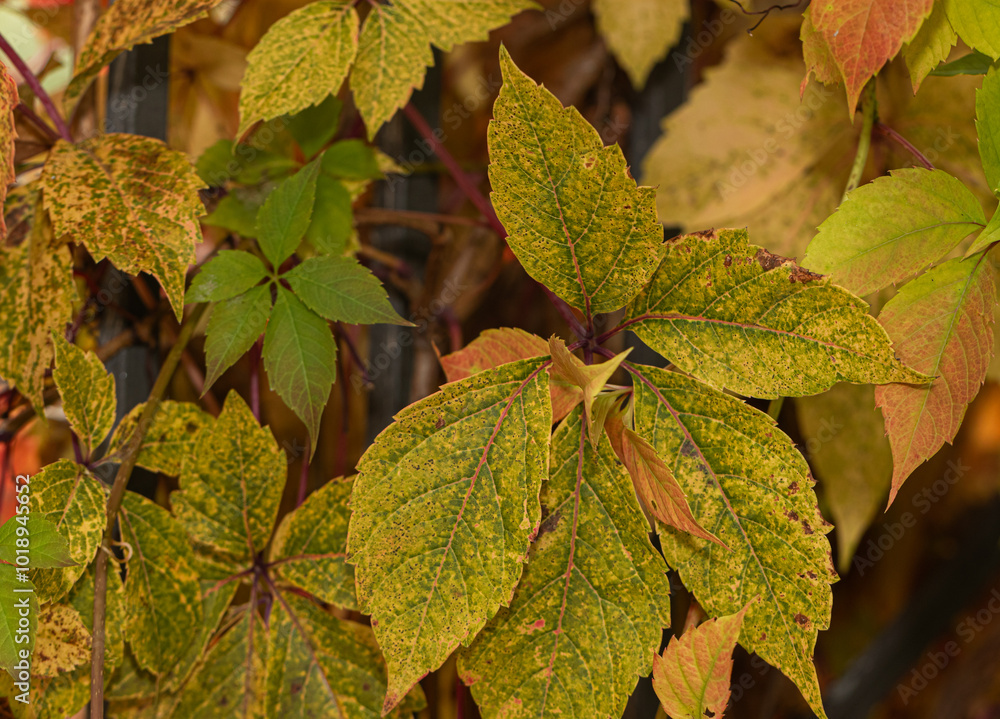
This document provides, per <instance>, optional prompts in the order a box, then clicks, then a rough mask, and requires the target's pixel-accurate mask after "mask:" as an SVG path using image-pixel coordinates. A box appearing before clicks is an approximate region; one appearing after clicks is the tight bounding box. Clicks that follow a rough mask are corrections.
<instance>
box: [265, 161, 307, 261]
mask: <svg viewBox="0 0 1000 719" xmlns="http://www.w3.org/2000/svg"><path fill="white" fill-rule="evenodd" d="M318 175H319V161H317V160H313V161H312V162H310V163H309V164H308V165H306V166H305V167H303V168H302V169H301V170H299V171H298V172H296V173H295V174H294V175H292V176H291V177H288V178H286V179H284V180H282V181H281V183H280V184H279V185H278V186H277V187H276V188H275V189H274V190H273V191H272V192H271V194H270V195H268V196H267V199H266V200H265V201H264V204H263V205H262V206H261V208H260V211H259V212H258V213H257V239H258V242H259V243H260V249H261V250H262V251H263V252H264V256H265V257H266V258H267V259H268V261H269V262H270V263H271V265H273V266H274V268H275V269H277V268H278V267H279V266H280V265H281V263H282V262H284V261H285V260H287V259H288V258H289V257H291V255H292V253H293V252H295V248H297V247H298V246H299V242H301V241H302V238H303V237H304V236H305V234H306V230H307V229H309V218H310V217H312V211H313V203H314V202H315V200H316V178H317V176H318Z"/></svg>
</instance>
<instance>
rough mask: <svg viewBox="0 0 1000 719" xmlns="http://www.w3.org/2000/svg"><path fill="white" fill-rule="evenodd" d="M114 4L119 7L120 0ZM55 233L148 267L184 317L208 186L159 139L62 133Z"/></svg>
mask: <svg viewBox="0 0 1000 719" xmlns="http://www.w3.org/2000/svg"><path fill="white" fill-rule="evenodd" d="M112 7H117V3H116V4H115V5H113V6H112ZM42 185H43V192H44V197H45V207H46V209H48V211H49V213H50V214H51V216H52V224H53V226H54V227H55V230H56V233H57V234H60V235H64V234H68V235H71V236H72V237H73V238H74V239H75V240H76V241H78V242H81V243H83V244H84V245H85V246H86V247H87V249H88V250H89V251H90V254H91V255H92V256H93V257H94V259H95V260H101V259H104V258H105V257H107V258H108V259H110V260H111V262H112V263H113V264H114V265H115V266H116V267H118V268H119V269H121V270H124V271H125V272H128V273H130V274H133V275H135V274H138V273H139V272H148V273H150V274H152V275H153V276H154V277H156V279H158V280H159V281H160V284H161V285H163V289H164V291H165V292H166V294H167V298H168V299H169V300H170V304H171V305H172V306H173V308H174V313H175V314H176V315H177V318H178V319H180V317H181V314H182V312H183V310H184V274H185V272H187V268H188V266H189V265H190V264H192V263H193V262H194V259H195V255H194V245H195V243H196V242H200V241H201V230H200V228H199V225H198V217H199V216H200V215H202V214H203V211H204V208H203V206H202V203H201V200H200V198H199V196H198V190H199V189H201V188H202V187H204V183H203V182H202V181H201V179H199V177H198V175H197V173H196V172H195V169H194V167H193V166H192V165H191V163H190V162H188V160H187V158H186V157H185V156H184V155H183V154H182V153H180V152H177V151H175V150H171V149H169V148H167V146H166V145H165V144H163V143H162V142H160V141H159V140H153V139H150V138H146V137H138V136H136V135H122V134H111V135H102V136H99V137H95V138H93V139H90V140H85V141H83V142H80V143H77V144H75V145H72V144H70V143H68V142H65V141H63V140H60V141H59V142H58V143H56V146H55V147H54V148H53V149H52V153H51V154H50V155H49V160H48V162H46V163H45V170H44V172H43V174H42Z"/></svg>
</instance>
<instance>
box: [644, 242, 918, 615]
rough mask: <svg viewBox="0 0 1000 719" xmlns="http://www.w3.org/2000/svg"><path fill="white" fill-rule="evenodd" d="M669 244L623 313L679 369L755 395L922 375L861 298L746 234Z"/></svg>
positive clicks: (813, 390)
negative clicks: (898, 353) (904, 360)
mask: <svg viewBox="0 0 1000 719" xmlns="http://www.w3.org/2000/svg"><path fill="white" fill-rule="evenodd" d="M667 246H668V250H667V256H666V257H665V258H664V260H663V262H662V263H661V264H660V267H659V268H658V269H657V271H656V272H655V273H654V275H653V278H652V279H651V280H650V283H649V286H648V287H647V288H646V289H645V290H643V292H642V293H641V294H640V295H639V296H638V297H636V298H635V300H633V302H632V304H631V305H629V308H628V312H627V318H628V322H629V323H630V324H631V328H632V330H633V331H634V332H635V333H636V334H637V335H638V336H639V337H640V338H641V339H642V340H643V341H644V342H645V343H646V344H648V345H649V346H650V347H652V348H653V349H655V350H656V351H657V352H659V353H660V354H662V355H663V356H664V357H666V358H667V359H669V360H670V361H671V362H673V363H674V364H676V365H677V366H678V367H679V368H680V369H682V370H683V371H685V372H689V373H691V374H692V375H694V376H695V377H698V378H700V379H702V380H704V381H706V382H709V383H711V384H713V385H715V386H717V387H720V388H727V389H730V390H732V391H733V392H737V393H739V394H743V395H747V396H752V397H778V396H786V397H790V396H799V395H806V394H815V393H817V392H822V391H824V390H826V389H829V388H830V387H831V386H833V384H834V383H835V382H839V381H846V382H856V383H884V382H923V381H926V379H927V378H925V377H924V375H921V374H919V373H918V372H915V371H913V370H911V369H908V368H907V367H905V366H903V365H902V364H901V363H900V362H899V360H897V359H896V358H895V357H894V356H893V353H892V347H891V346H890V344H889V338H888V337H887V336H886V334H885V331H884V330H883V329H882V328H881V327H880V326H879V324H878V323H877V322H876V321H875V318H873V317H872V316H871V315H869V314H868V312H867V310H868V306H867V305H866V304H865V302H864V301H863V300H861V299H859V298H857V297H855V296H854V295H852V294H851V293H849V292H848V291H847V290H844V289H842V288H840V287H837V286H835V285H832V284H830V282H829V280H827V279H826V278H824V277H822V276H820V275H816V274H813V273H812V272H809V271H808V270H804V269H802V268H800V267H798V266H797V265H796V264H795V263H794V262H792V261H791V260H788V259H786V258H784V257H778V256H777V255H772V254H771V253H770V252H768V251H767V250H765V249H763V248H761V247H756V246H755V245H751V244H748V243H747V233H746V230H719V231H718V232H717V233H716V232H714V231H713V232H705V233H701V234H694V235H684V236H682V237H677V238H674V239H673V240H670V241H668V243H667ZM734 611H735V610H734Z"/></svg>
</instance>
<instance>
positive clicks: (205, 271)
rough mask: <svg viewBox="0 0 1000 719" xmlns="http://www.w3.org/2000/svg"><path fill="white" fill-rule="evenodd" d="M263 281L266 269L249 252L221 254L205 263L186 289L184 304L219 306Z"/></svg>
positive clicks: (232, 251)
mask: <svg viewBox="0 0 1000 719" xmlns="http://www.w3.org/2000/svg"><path fill="white" fill-rule="evenodd" d="M265 277H267V268H266V267H264V263H263V262H261V261H260V259H259V258H258V257H257V256H256V255H254V254H251V253H250V252H241V251H239V250H222V251H221V252H220V253H219V254H218V255H216V256H215V257H214V258H212V259H211V260H209V261H208V262H206V263H205V265H204V267H202V268H201V270H200V271H199V272H198V274H197V275H196V276H195V278H194V281H193V282H192V283H191V287H190V288H188V291H187V296H186V297H185V300H187V301H188V302H219V301H220V300H228V299H230V298H232V297H236V296H237V295H242V294H243V293H244V292H246V291H247V290H249V289H250V288H251V287H254V286H255V285H257V284H259V283H260V281H261V280H263V279H264V278H265Z"/></svg>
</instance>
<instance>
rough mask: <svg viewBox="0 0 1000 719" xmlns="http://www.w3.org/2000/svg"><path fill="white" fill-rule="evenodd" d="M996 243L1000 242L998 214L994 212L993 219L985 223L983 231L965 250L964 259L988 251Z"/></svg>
mask: <svg viewBox="0 0 1000 719" xmlns="http://www.w3.org/2000/svg"><path fill="white" fill-rule="evenodd" d="M997 242H1000V212H994V213H993V217H991V218H990V221H989V222H988V223H987V225H986V227H985V228H983V231H982V232H981V233H979V237H977V238H976V239H975V240H973V242H972V244H971V245H969V249H968V250H966V252H965V256H966V258H969V257H972V256H973V255H977V254H979V253H980V252H983V251H984V250H986V249H988V248H989V247H991V246H995V245H996V243H997Z"/></svg>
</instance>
